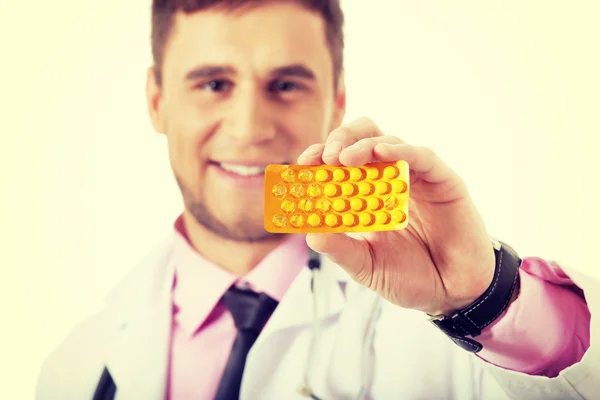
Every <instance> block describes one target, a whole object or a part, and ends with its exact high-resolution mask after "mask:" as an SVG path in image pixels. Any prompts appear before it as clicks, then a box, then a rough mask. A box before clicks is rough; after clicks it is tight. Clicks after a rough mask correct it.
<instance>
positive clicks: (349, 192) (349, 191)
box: [342, 183, 358, 196]
mask: <svg viewBox="0 0 600 400" xmlns="http://www.w3.org/2000/svg"><path fill="white" fill-rule="evenodd" d="M357 190H358V189H357V187H356V185H355V184H354V183H344V184H343V185H342V194H343V195H344V196H354V195H355V194H356V192H357Z"/></svg>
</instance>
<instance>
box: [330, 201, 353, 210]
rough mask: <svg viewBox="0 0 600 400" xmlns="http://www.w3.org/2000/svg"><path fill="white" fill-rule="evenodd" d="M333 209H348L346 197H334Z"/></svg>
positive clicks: (348, 204)
mask: <svg viewBox="0 0 600 400" xmlns="http://www.w3.org/2000/svg"><path fill="white" fill-rule="evenodd" d="M333 209H334V210H336V211H339V212H344V211H347V210H348V209H350V203H349V202H348V200H346V199H335V201H334V202H333Z"/></svg>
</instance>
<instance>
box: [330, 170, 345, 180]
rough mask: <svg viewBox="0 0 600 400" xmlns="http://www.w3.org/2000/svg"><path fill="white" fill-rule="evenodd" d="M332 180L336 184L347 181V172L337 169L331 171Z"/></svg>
mask: <svg viewBox="0 0 600 400" xmlns="http://www.w3.org/2000/svg"><path fill="white" fill-rule="evenodd" d="M333 179H334V180H336V181H338V182H343V181H345V180H347V179H348V170H346V169H342V168H338V169H336V170H335V171H333Z"/></svg>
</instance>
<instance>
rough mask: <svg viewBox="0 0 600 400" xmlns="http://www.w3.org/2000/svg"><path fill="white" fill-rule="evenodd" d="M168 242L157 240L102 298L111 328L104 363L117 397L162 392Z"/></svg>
mask: <svg viewBox="0 0 600 400" xmlns="http://www.w3.org/2000/svg"><path fill="white" fill-rule="evenodd" d="M171 248H172V241H171V240H170V239H168V240H166V241H165V242H163V243H162V244H160V245H159V246H157V248H156V249H155V250H154V251H152V252H151V253H150V254H149V255H148V256H147V257H146V258H145V259H144V260H143V261H142V262H141V263H140V264H139V265H138V267H136V268H135V269H134V270H133V271H132V272H131V273H130V274H129V275H128V276H126V278H125V279H124V280H123V281H122V282H121V284H120V285H118V286H117V287H116V288H115V289H114V290H113V291H112V292H111V293H110V294H109V296H108V297H107V299H106V302H107V308H109V309H110V310H111V314H112V315H113V316H114V323H115V325H114V327H115V328H116V329H115V331H114V332H113V333H112V334H114V336H113V337H112V338H111V340H110V343H109V346H108V350H107V353H106V358H105V365H106V368H107V369H108V371H109V372H110V374H111V376H112V378H113V380H114V381H115V384H116V386H117V388H118V390H117V398H118V399H138V398H143V399H162V398H164V395H165V389H166V381H167V379H166V378H167V376H166V373H167V366H168V363H169V339H170V333H171V314H172V306H171V304H172V303H171V289H172V287H173V279H174V265H173V262H172V261H171ZM107 334H111V333H110V332H107Z"/></svg>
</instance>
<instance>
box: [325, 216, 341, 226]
mask: <svg viewBox="0 0 600 400" xmlns="http://www.w3.org/2000/svg"><path fill="white" fill-rule="evenodd" d="M340 222H341V221H340V216H339V215H337V214H328V215H327V216H326V217H325V224H327V226H329V227H331V228H335V227H338V226H340Z"/></svg>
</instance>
